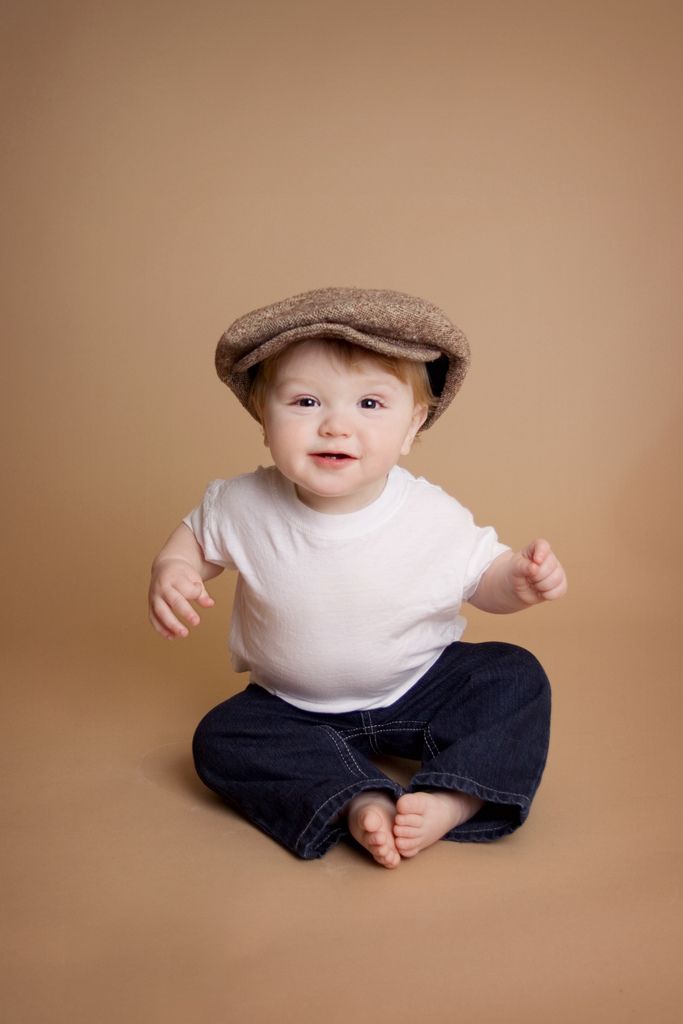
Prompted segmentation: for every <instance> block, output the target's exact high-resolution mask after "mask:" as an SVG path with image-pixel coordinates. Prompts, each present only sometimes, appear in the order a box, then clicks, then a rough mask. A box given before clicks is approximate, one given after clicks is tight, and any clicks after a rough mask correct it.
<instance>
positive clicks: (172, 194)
mask: <svg viewBox="0 0 683 1024" xmlns="http://www.w3.org/2000/svg"><path fill="white" fill-rule="evenodd" d="M4 12H5V18H4V21H5V31H4V33H3V36H4V39H3V43H2V46H3V53H2V79H3V85H2V100H3V105H4V108H5V118H4V125H5V129H4V140H5V146H4V150H5V160H4V187H3V198H4V207H5V217H4V221H5V231H4V238H5V242H6V245H5V265H4V272H3V279H2V280H3V286H4V293H5V294H4V299H3V317H4V346H3V347H4V357H3V368H4V372H3V374H2V377H3V381H4V390H5V397H4V400H3V403H2V413H3V417H4V420H5V424H4V430H3V435H4V444H3V452H4V459H5V461H6V467H5V470H4V473H3V477H4V479H5V481H6V484H7V487H6V494H5V501H4V502H3V515H4V517H5V520H6V522H5V527H4V531H3V536H4V538H5V540H6V553H5V555H4V559H3V567H4V572H5V586H4V588H3V590H4V595H3V623H4V627H5V629H4V633H5V640H4V644H3V646H4V650H5V666H6V667H5V670H4V673H3V674H4V680H5V681H4V684H3V686H4V694H3V704H4V709H5V710H4V712H3V719H4V723H5V727H6V730H7V734H6V739H5V740H4V741H3V745H2V751H3V755H4V756H5V757H6V758H7V767H6V771H5V778H6V780H7V781H6V784H5V786H4V793H5V798H6V800H5V806H6V813H7V835H8V837H9V842H8V843H7V847H6V855H5V857H6V864H5V866H4V868H3V871H2V875H3V878H4V879H5V882H6V883H7V882H9V890H8V897H7V901H6V905H7V906H8V908H9V910H8V911H6V912H5V913H4V914H3V919H4V924H3V929H6V939H5V941H6V943H7V948H8V950H9V953H10V955H9V957H8V960H7V962H8V964H9V979H8V983H7V985H6V991H7V992H8V993H9V1000H10V1006H11V1013H10V1017H8V1019H10V1018H11V1019H12V1020H21V1021H26V1022H29V1021H30V1022H33V1021H36V1022H37V1021H41V1022H44V1021H55V1022H57V1021H58V1022H61V1021H67V1020H68V1021H70V1022H75V1021H81V1020H82V1021H86V1020H87V1021H91V1020H98V1021H103V1022H108V1021H112V1022H113V1021H117V1022H118V1021H121V1020H124V1019H125V1020H131V1021H157V1020H158V1021H162V1020H163V1021H165V1022H167V1021H172V1022H175V1021H176V1020H177V1021H193V1020H198V1019H202V1020H209V1021H212V1022H213V1021H225V1020H231V1019H247V1020H254V1021H269V1020H275V1019H277V1020H280V1019H285V1020H295V1019H296V1020H301V1019H304V1018H305V1019H309V1018H310V1019H311V1020H320V1019H325V1020H327V1021H332V1022H334V1021H341V1020H348V1019H349V1016H350V1015H353V1016H355V1019H358V1020H362V1021H364V1020H368V1021H369V1020H373V1021H374V1020H377V1019H380V1020H383V1019H387V1020H388V1019H391V1020H392V1021H394V1022H397V1024H402V1022H403V1021H406V1022H407V1021H409V1020H410V1021H412V1020H413V1019H414V1018H415V1016H416V1015H417V1014H418V1013H420V1014H422V1015H423V1019H424V1014H426V1019H437V1018H439V1019H442V1018H443V1017H444V1015H445V1014H453V1013H455V1012H456V1009H457V1011H458V1012H463V1013H465V1012H467V1013H476V1014H477V1019H479V1020H480V1021H489V1020H491V1021H493V1020H508V1021H515V1022H516V1021H525V1022H535V1021H539V1022H540V1021H547V1020H549V1019H552V1020H554V1021H561V1022H563V1021H567V1022H573V1021H576V1020H595V1021H597V1020H600V1021H603V1020H606V1019H609V1020H615V1021H617V1020H618V1021H620V1022H623V1021H630V1020H633V1021H636V1020H638V1021H640V1020H642V1019H643V1018H644V1017H645V1016H647V1018H648V1019H649V1020H653V1021H657V1022H664V1021H674V1020H675V1019H677V1016H676V1009H677V1006H678V1005H679V1000H680V996H681V992H680V986H679V983H678V981H677V977H678V975H679V970H678V966H677V965H678V962H679V958H680V955H681V945H680V930H679V925H678V914H677V911H676V907H677V903H676V899H677V897H678V895H679V894H680V849H681V844H680V839H681V831H680V827H679V825H678V824H677V822H678V818H679V816H680V815H679V814H678V808H677V804H678V801H679V799H680V796H679V791H680V782H681V772H680V760H679V754H678V749H679V746H680V739H679V735H680V728H679V715H680V709H681V696H680V689H679V686H678V683H679V676H680V672H679V670H678V657H677V655H678V651H677V645H676V639H677V627H678V623H679V617H680V612H681V601H680V597H679V579H680V569H681V560H680V522H681V506H680V496H681V488H680V479H679V476H678V473H677V469H678V458H679V439H680V419H681V407H680V399H679V391H680V371H681V312H680V283H679V279H680V272H681V271H680V255H681V236H682V233H683V224H682V223H681V207H680V181H681V171H682V168H681V149H682V146H681V133H680V124H681V113H682V112H681V85H682V81H681V79H682V77H683V76H682V75H681V61H680V53H681V45H682V42H683V39H682V35H683V33H682V31H681V30H682V28H683V13H682V10H681V6H680V5H679V4H677V3H673V2H665V0H648V2H644V0H641V2H638V0H626V2H620V3H616V2H611V0H597V2H596V0H593V2H591V3H588V2H583V0H575V2H573V3H564V2H562V3H547V2H542V0H538V2H535V0H529V2H524V0H522V2H516V0H511V2H509V3H507V2H503V0H483V2H481V3H479V4H471V3H464V2H460V0H454V2H451V3H448V2H445V0H442V2H440V0H423V2H422V3H420V4H417V3H411V2H408V0H397V2H395V3H388V2H374V0H365V2H360V0H345V2H343V3H328V2H326V0H319V2H317V3H316V2H314V0H290V2H289V3H286V4H285V3H282V4H280V3H276V2H275V0H253V2H252V3H251V4H249V5H247V4H244V3H237V2H231V0H223V2H219V0H195V2H194V3H193V4H189V3H188V4H183V3H181V2H168V0H165V2H162V0H156V2H155V0H136V2H132V0H118V2H117V3H116V4H113V3H112V4H103V3H98V4H93V3H86V2H84V0H71V2H68V0H58V2H47V0H31V2H28V3H27V2H25V0H24V2H17V0H8V2H6V3H5V4H4ZM328 284H343V285H362V286H368V287H387V288H396V289H400V290H405V291H409V292H414V293H416V294H421V295H424V296H425V297H427V298H429V299H431V300H433V301H435V302H437V303H439V304H440V305H442V306H443V308H444V309H445V310H446V311H447V312H448V313H449V315H450V316H451V317H452V318H453V319H454V320H455V322H456V323H458V324H459V325H460V326H461V327H462V328H463V329H464V330H465V331H466V333H467V334H468V336H469V337H470V340H471V344H472V349H473V365H472V370H471V373H470V376H469V378H468V380H467V381H466V384H465V386H464V389H463V391H462V393H461V395H460V396H459V397H458V399H457V401H456V403H455V404H454V406H453V408H452V409H451V411H450V412H449V413H448V415H447V416H446V417H445V418H444V419H442V420H441V421H440V423H439V424H438V425H437V426H436V427H435V428H434V430H433V431H430V432H429V433H428V434H427V435H425V437H424V439H423V441H422V443H421V444H420V445H419V446H418V448H417V449H416V450H415V451H414V453H413V454H412V455H411V457H410V459H409V460H408V465H409V468H411V469H412V470H414V471H418V472H420V473H423V474H424V475H426V476H427V477H429V478H430V479H432V480H433V481H435V482H437V483H439V484H441V485H442V486H444V487H445V488H446V489H447V490H449V491H451V492H452V493H454V494H456V495H457V496H458V497H459V498H460V500H461V501H463V502H464V503H465V504H467V505H469V507H471V508H472V510H473V511H474V513H475V515H476V517H477V519H478V520H479V521H480V522H482V523H489V522H492V523H494V524H495V525H496V527H497V528H498V531H499V534H500V535H501V537H502V538H503V539H504V540H506V541H508V542H509V543H511V544H513V545H521V544H523V543H525V542H526V541H528V540H530V539H531V538H532V537H533V536H536V535H539V534H540V535H546V536H548V537H549V538H550V539H551V540H552V541H553V543H554V545H555V547H556V548H557V550H558V552H559V553H560V554H561V556H562V558H563V560H564V562H565V564H566V567H567V569H568V572H569V574H570V582H571V593H570V596H568V597H567V598H566V600H565V601H564V602H562V603H561V604H560V605H558V606H556V607H553V608H545V609H540V610H535V611H533V612H530V613H527V614H526V615H525V616H516V617H511V618H506V619H504V620H503V619H493V618H491V617H486V616H483V615H478V614H476V613H475V614H472V616H471V626H470V632H469V639H484V638H489V637H495V638H501V639H509V640H512V641H515V642H520V643H523V644H526V645H528V646H530V647H532V648H533V649H534V650H535V651H536V652H537V653H538V654H539V655H540V656H541V658H542V660H543V661H544V662H545V664H546V667H547V668H548V671H549V673H550V675H551V678H552V679H553V682H554V685H555V731H554V742H553V749H552V755H551V760H550V764H549V767H548V771H547V774H546V779H545V781H544V785H543V787H542V789H541V792H540V794H539V797H538V802H537V805H536V809H535V812H534V814H533V815H532V819H531V821H530V823H529V825H528V827H527V828H526V829H525V830H523V831H522V832H521V833H519V834H518V836H515V837H513V838H511V839H510V840H508V841H504V842H503V843H501V844H498V846H496V847H481V848H479V847H472V848H469V847H460V846H454V845H453V844H440V845H439V846H438V847H436V848H434V849H433V850H430V851H429V852H428V853H425V854H423V855H421V856H420V857H418V858H417V859H416V860H415V861H413V862H410V863H406V864H405V865H402V867H401V868H400V870H399V871H398V872H395V873H389V872H382V871H380V870H379V869H377V868H375V867H374V866H373V865H372V864H371V863H369V862H367V861H366V860H365V859H363V858H362V857H361V856H360V854H357V853H356V852H355V851H354V850H352V849H351V848H347V847H341V848H339V849H337V850H335V851H334V852H333V853H331V854H330V855H329V856H328V857H327V858H325V860H324V861H321V862H316V863H314V864H300V863H298V862H296V861H293V860H292V859H291V858H290V857H289V855H287V854H284V853H283V852H282V851H280V850H279V849H278V848H276V847H275V846H274V845H273V844H272V843H270V841H269V840H267V839H265V838H264V837H262V836H261V835H260V834H258V833H257V832H255V831H253V830H252V829H251V828H249V826H246V825H244V824H243V823H242V822H241V821H240V820H239V819H238V818H236V817H235V816H234V815H232V814H230V812H227V811H226V810H224V809H223V808H222V807H221V806H220V805H218V803H217V802H216V801H214V800H213V798H212V797H211V796H210V795H209V794H205V793H204V791H203V790H202V789H201V787H200V786H199V784H198V783H197V782H195V781H194V778H193V774H192V769H191V765H190V762H189V755H188V743H189V737H190V736H191V732H192V729H193V727H194V724H195V722H196V721H197V720H198V718H199V717H200V716H201V714H202V713H203V712H204V711H205V710H207V709H208V708H209V707H210V706H212V704H213V703H216V702H217V701H218V700H220V699H222V697H223V696H225V695H228V694H229V693H231V692H233V691H234V690H235V689H236V688H237V687H239V686H241V685H242V683H243V680H242V679H241V678H239V677H237V676H234V675H233V674H231V673H230V671H229V667H228V664H227V659H226V653H225V641H224V637H225V632H226V627H227V621H228V616H229V607H230V596H231V588H232V581H231V580H229V579H227V578H225V577H224V578H222V579H221V580H219V581H216V583H215V584H214V585H213V592H214V594H215V596H216V598H217V600H218V606H217V607H216V609H215V610H214V611H213V612H212V613H211V614H209V615H206V616H205V621H204V623H203V624H202V627H201V629H200V631H199V632H198V633H197V635H195V636H193V638H192V640H191V641H190V642H187V643H185V644H164V643H163V642H162V641H161V640H160V638H158V637H157V636H156V635H154V634H153V633H152V631H151V629H150V628H149V627H148V625H147V623H146V610H145V604H146V602H145V591H146V586H147V574H148V566H149V563H150V560H151V558H152V556H153V554H154V553H155V551H156V549H157V548H158V547H159V546H160V544H161V542H162V541H163V540H164V538H165V536H166V535H167V534H168V533H169V532H170V531H171V529H173V528H174V526H175V525H176V523H177V522H178V520H179V519H180V518H181V517H182V515H184V514H185V513H186V512H187V511H188V510H189V508H190V507H191V506H192V505H193V504H194V503H195V502H196V501H197V500H198V499H199V497H200V495H201V493H202V491H203V488H204V486H205V483H206V481H207V480H209V479H211V478H213V477H216V476H230V475H233V474H235V473H239V472H243V471H247V470H249V469H251V468H253V467H254V465H255V464H257V463H258V462H259V461H265V460H266V459H267V452H266V451H265V449H264V448H263V447H262V445H261V441H260V437H259V432H258V429H257V427H256V425H255V424H254V423H253V422H252V421H251V420H250V419H249V418H248V417H247V416H246V414H245V413H244V412H243V411H242V410H241V408H240V407H239V406H238V405H237V403H236V402H235V400H234V399H233V398H232V397H231V396H230V394H229V392H228V391H227V390H226V389H225V387H224V386H223V385H222V384H221V383H220V382H219V381H218V379H217V378H216V377H215V375H214V373H213V368H212V360H213V348H214V346H215V342H216V340H217V338H218V336H219V335H220V334H221V332H222V331H223V329H224V328H225V327H226V326H227V324H228V323H229V322H230V321H231V320H232V319H234V318H235V317H236V316H238V315H240V314H242V313H244V312H246V311H247V310H249V309H251V308H253V307H255V306H258V305H262V304H264V303H266V302H269V301H272V300H274V299H277V298H282V297H284V296H286V295H288V294H291V293H293V292H296V291H301V290H305V289H308V288H314V287H319V286H324V285H328ZM407 597H409V595H407Z"/></svg>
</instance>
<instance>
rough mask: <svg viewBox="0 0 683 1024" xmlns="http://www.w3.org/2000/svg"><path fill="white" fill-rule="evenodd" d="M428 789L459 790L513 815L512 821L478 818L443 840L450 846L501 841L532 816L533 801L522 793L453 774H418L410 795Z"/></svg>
mask: <svg viewBox="0 0 683 1024" xmlns="http://www.w3.org/2000/svg"><path fill="white" fill-rule="evenodd" d="M425 789H453V790H458V792H460V793H467V795H468V796H476V797H477V798H478V799H479V800H483V801H484V803H485V804H489V805H493V806H494V807H506V808H508V810H511V811H512V812H513V814H514V816H513V817H506V818H502V817H501V818H500V819H497V820H496V819H494V820H479V821H477V815H476V814H475V815H474V817H472V818H470V819H469V821H465V822H463V824H462V825H456V827H455V828H453V829H451V830H450V832H447V833H446V834H445V835H444V836H443V837H442V838H443V839H446V840H448V841H449V842H455V843H488V842H492V841H493V840H495V839H502V838H503V836H507V835H510V834H511V833H512V832H516V831H517V829H518V828H521V826H522V825H523V824H524V822H525V821H526V819H527V817H528V816H529V808H530V806H531V798H530V797H527V796H525V795H524V794H523V793H508V792H505V791H503V790H498V789H492V788H491V787H490V786H483V785H482V784H481V783H479V782H476V781H475V780H474V779H470V778H467V777H465V776H461V775H456V774H454V773H451V772H418V773H417V774H416V775H415V776H414V777H413V779H412V780H411V783H410V786H409V787H408V789H407V792H409V793H416V792H419V791H420V790H425Z"/></svg>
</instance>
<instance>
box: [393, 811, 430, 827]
mask: <svg viewBox="0 0 683 1024" xmlns="http://www.w3.org/2000/svg"><path fill="white" fill-rule="evenodd" d="M422 820H423V818H422V815H421V814H397V815H396V817H395V818H394V824H395V825H402V826H405V827H407V828H419V827H420V825H421V824H422Z"/></svg>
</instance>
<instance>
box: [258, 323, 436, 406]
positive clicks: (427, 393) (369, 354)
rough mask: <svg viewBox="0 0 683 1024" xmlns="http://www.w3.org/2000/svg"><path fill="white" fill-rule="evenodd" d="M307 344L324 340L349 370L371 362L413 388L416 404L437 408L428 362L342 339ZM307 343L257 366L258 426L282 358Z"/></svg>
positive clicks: (268, 357)
mask: <svg viewBox="0 0 683 1024" xmlns="http://www.w3.org/2000/svg"><path fill="white" fill-rule="evenodd" d="M304 341H324V342H325V344H326V345H328V346H329V348H330V351H331V353H332V356H333V357H334V358H335V359H338V360H339V362H340V363H342V365H343V366H344V367H347V368H348V367H352V366H354V365H355V364H357V363H360V362H361V361H362V360H371V361H372V362H374V363H376V364H377V365H379V366H381V368H382V369H383V370H385V371H386V372H387V373H390V374H392V376H394V377H397V378H398V380H400V381H402V382H403V383H404V384H409V385H410V387H411V388H412V389H413V399H414V401H415V405H424V406H425V407H426V409H427V411H428V412H431V410H432V409H434V408H436V406H437V405H438V402H439V400H438V398H437V397H436V396H435V394H434V392H433V391H432V388H431V384H430V382H429V374H428V372H427V364H426V363H418V362H416V361H415V360H414V359H400V358H399V357H398V356H387V355H384V354H383V353H382V352H373V351H372V349H369V348H363V347H362V346H361V345H354V344H353V343H352V342H350V341H345V340H344V339H343V338H307V339H304ZM304 341H295V342H293V343H292V344H291V345H288V346H287V347H286V348H283V349H280V351H279V352H275V353H274V354H273V355H272V356H266V358H265V359H264V360H263V361H262V362H260V363H257V365H256V366H255V367H254V370H255V376H254V380H253V382H252V385H251V390H250V392H249V406H248V408H249V411H250V412H251V413H252V415H253V416H255V417H256V419H257V420H258V421H259V423H263V408H264V405H265V401H266V396H267V394H268V391H269V389H270V387H271V386H272V384H273V381H274V380H275V377H276V374H277V368H278V366H279V364H280V362H281V360H282V357H283V356H284V355H286V354H287V353H288V352H292V351H293V350H294V349H295V348H296V347H297V345H302V344H304Z"/></svg>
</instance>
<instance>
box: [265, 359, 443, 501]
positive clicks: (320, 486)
mask: <svg viewBox="0 0 683 1024" xmlns="http://www.w3.org/2000/svg"><path fill="white" fill-rule="evenodd" d="M426 415H427V409H426V408H425V406H416V405H415V400H414V397H413V389H412V387H411V386H410V385H409V384H405V383H404V382H403V381H401V380H399V379H398V378H397V377H394V376H393V374H391V373H388V372H387V371H386V370H385V369H383V367H382V366H380V365H379V364H378V363H376V362H375V361H373V359H372V358H371V357H370V358H368V359H361V360H360V361H359V362H358V363H354V364H353V365H352V366H348V367H347V366H345V365H344V364H343V363H341V362H339V360H338V359H337V358H335V357H334V356H333V355H332V354H331V352H330V350H329V346H327V345H326V344H325V342H324V341H318V340H311V341H306V342H304V343H303V344H301V345H297V346H296V348H293V349H292V351H291V353H285V355H284V356H283V358H282V359H281V361H280V363H279V364H278V367H277V372H276V376H275V380H274V381H273V383H272V386H271V388H270V390H269V391H268V394H267V396H266V400H265V405H264V409H263V427H264V432H265V438H266V444H267V445H268V447H269V448H270V452H271V455H272V456H273V461H274V462H275V465H276V466H277V467H278V469H279V470H280V472H281V473H282V474H283V475H284V476H286V477H287V479H288V480H291V481H292V483H294V484H295V486H296V491H297V494H298V496H299V499H300V500H301V501H303V502H304V504H306V505H308V506H309V507H310V508H313V509H316V510H317V511H320V512H332V513H339V512H355V511H357V510H358V509H360V508H364V507H365V506H366V505H369V504H370V503H371V502H373V501H374V500H375V499H376V498H378V497H379V495H380V494H381V493H382V491H383V489H384V485H385V483H386V479H387V474H388V473H389V471H390V470H391V469H392V467H393V466H395V465H396V463H397V462H398V459H399V457H400V456H401V455H407V454H408V452H409V451H410V448H411V445H412V443H413V440H414V438H415V435H416V433H417V431H418V430H419V428H420V426H421V425H422V423H423V422H424V420H425V418H426Z"/></svg>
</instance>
